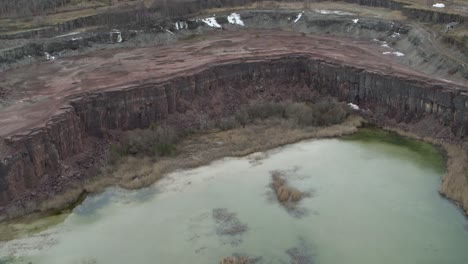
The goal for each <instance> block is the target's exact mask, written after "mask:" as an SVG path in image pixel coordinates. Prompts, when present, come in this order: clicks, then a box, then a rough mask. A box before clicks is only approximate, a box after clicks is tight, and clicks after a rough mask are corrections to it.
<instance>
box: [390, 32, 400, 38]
mask: <svg viewBox="0 0 468 264" xmlns="http://www.w3.org/2000/svg"><path fill="white" fill-rule="evenodd" d="M399 36H400V33H397V32H395V33H393V34H392V38H398V37H399Z"/></svg>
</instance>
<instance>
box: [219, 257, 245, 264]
mask: <svg viewBox="0 0 468 264" xmlns="http://www.w3.org/2000/svg"><path fill="white" fill-rule="evenodd" d="M250 263H251V262H250V259H249V258H248V257H227V258H223V259H222V260H221V261H220V262H219V264H250Z"/></svg>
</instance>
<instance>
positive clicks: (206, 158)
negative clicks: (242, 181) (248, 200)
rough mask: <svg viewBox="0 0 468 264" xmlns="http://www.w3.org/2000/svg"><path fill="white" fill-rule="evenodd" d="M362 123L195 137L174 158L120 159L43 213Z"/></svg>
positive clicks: (271, 124) (253, 128)
mask: <svg viewBox="0 0 468 264" xmlns="http://www.w3.org/2000/svg"><path fill="white" fill-rule="evenodd" d="M362 122H363V119H362V118H361V117H359V116H350V117H348V118H347V119H346V120H345V121H344V122H343V123H342V124H337V125H332V126H329V127H322V128H307V129H304V128H298V127H295V126H292V125H291V123H290V122H289V121H288V120H281V119H266V120H261V121H259V122H256V123H255V124H251V125H247V126H245V127H238V128H235V129H231V130H227V131H217V132H212V133H195V134H191V135H189V136H187V137H186V138H183V139H182V140H181V141H180V142H178V143H177V144H176V145H175V146H176V154H175V155H174V156H171V157H134V156H124V157H120V160H119V162H116V163H115V165H112V166H108V167H106V168H103V169H102V171H101V173H100V176H99V177H93V178H90V179H88V180H87V181H86V182H83V183H81V185H79V186H77V187H76V189H75V190H76V191H73V190H69V191H67V192H66V193H64V194H62V195H57V196H54V197H53V198H51V199H50V200H48V201H46V202H44V203H42V206H41V211H46V210H50V209H54V208H61V207H64V206H66V205H69V204H70V203H71V201H72V200H74V199H75V200H76V199H77V198H78V197H79V196H80V195H81V194H82V193H83V192H87V193H95V192H100V191H102V190H103V189H104V188H105V187H107V186H110V185H114V184H117V185H119V186H121V187H123V188H127V189H137V188H141V187H145V186H148V185H150V184H152V183H154V182H155V181H157V180H159V179H160V178H162V177H163V176H164V175H165V174H167V173H169V172H172V171H175V170H177V169H189V168H195V167H199V166H202V165H206V164H208V163H210V162H211V161H214V160H217V159H220V158H223V157H228V156H233V157H240V156H245V155H248V154H251V153H254V152H259V151H265V150H268V149H272V148H275V147H279V146H282V145H286V144H291V143H294V142H298V141H301V140H304V139H309V138H327V137H336V136H342V135H349V134H352V133H355V132H357V128H358V127H359V126H361V124H362ZM156 161H157V162H156Z"/></svg>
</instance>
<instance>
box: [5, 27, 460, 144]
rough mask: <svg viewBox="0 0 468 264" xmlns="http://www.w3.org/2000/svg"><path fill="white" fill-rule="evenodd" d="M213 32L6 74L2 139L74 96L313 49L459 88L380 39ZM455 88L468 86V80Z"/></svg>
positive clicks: (322, 55)
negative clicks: (391, 51)
mask: <svg viewBox="0 0 468 264" xmlns="http://www.w3.org/2000/svg"><path fill="white" fill-rule="evenodd" d="M212 32H213V33H212V35H211V36H210V37H207V36H204V37H201V38H199V39H194V40H186V41H181V42H179V43H177V44H174V45H167V46H157V47H152V48H139V49H125V50H111V51H99V52H96V53H93V54H88V55H86V56H78V57H70V58H64V59H59V60H56V61H52V62H47V63H43V64H40V65H31V66H27V67H23V68H19V69H15V70H10V71H7V72H2V73H0V80H1V81H0V86H1V87H2V88H3V89H5V90H7V91H8V93H7V94H8V97H7V98H5V102H6V106H5V107H3V108H0V137H10V136H13V135H15V134H23V133H28V131H30V130H31V129H34V128H36V127H40V126H42V125H44V124H46V123H47V121H48V120H49V118H50V117H51V116H52V115H54V114H56V113H58V112H60V108H61V107H64V106H66V101H67V99H68V98H70V97H73V96H74V95H77V94H81V93H84V92H92V91H96V90H104V89H123V88H125V87H128V86H129V85H131V84H135V83H144V82H150V81H152V80H153V81H154V80H158V81H160V80H164V79H166V78H172V77H174V76H175V75H183V74H186V73H188V72H190V71H196V70H197V69H199V68H203V66H204V65H210V64H211V63H214V62H220V61H232V60H255V59H262V58H263V57H270V56H272V57H275V56H277V55H285V54H310V56H311V57H314V58H318V59H323V60H326V61H332V62H338V63H343V64H346V65H351V66H356V67H358V68H363V69H368V70H373V71H379V72H382V73H385V74H392V75H394V76H395V77H401V78H414V77H417V79H420V80H421V81H425V82H428V83H434V82H440V83H441V84H442V85H444V86H448V85H449V86H453V85H450V84H448V83H444V82H443V81H440V80H436V79H433V78H432V77H430V76H427V75H424V74H422V73H420V72H417V71H415V70H412V69H409V68H406V67H403V66H401V65H400V64H398V58H396V57H393V56H391V57H390V56H385V55H382V51H384V50H383V48H382V47H381V46H379V45H378V44H376V43H371V42H367V41H358V40H355V39H348V38H338V37H331V36H328V35H321V36H320V35H314V36H303V35H301V34H300V33H294V32H269V31H242V32H230V31H212ZM453 87H455V88H458V89H468V86H464V87H459V86H458V87H456V86H453Z"/></svg>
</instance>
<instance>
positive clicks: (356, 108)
mask: <svg viewBox="0 0 468 264" xmlns="http://www.w3.org/2000/svg"><path fill="white" fill-rule="evenodd" d="M348 106H349V107H351V109H353V110H359V106H358V105H357V104H353V103H348Z"/></svg>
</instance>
